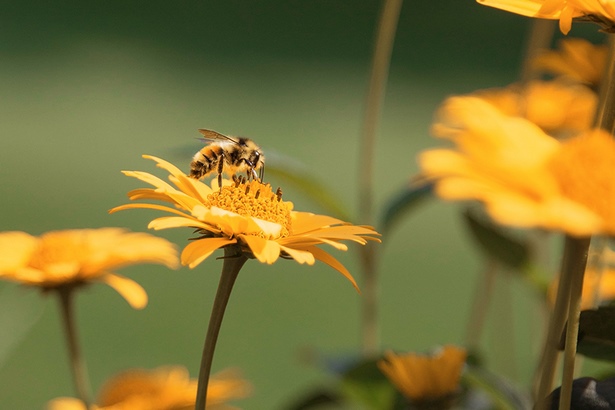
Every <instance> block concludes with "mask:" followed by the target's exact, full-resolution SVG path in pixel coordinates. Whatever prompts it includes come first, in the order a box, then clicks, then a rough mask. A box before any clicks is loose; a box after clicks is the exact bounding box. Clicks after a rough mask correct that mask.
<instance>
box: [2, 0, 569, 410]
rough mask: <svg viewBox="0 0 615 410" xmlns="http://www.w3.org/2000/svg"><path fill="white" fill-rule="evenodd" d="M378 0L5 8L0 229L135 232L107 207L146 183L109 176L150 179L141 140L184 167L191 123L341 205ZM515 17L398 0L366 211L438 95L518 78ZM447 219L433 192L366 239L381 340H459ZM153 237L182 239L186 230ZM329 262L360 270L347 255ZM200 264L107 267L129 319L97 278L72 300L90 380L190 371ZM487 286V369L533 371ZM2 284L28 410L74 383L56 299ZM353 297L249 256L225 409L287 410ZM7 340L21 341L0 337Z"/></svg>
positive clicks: (397, 169) (340, 284)
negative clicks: (373, 262) (236, 140)
mask: <svg viewBox="0 0 615 410" xmlns="http://www.w3.org/2000/svg"><path fill="white" fill-rule="evenodd" d="M379 10H380V3H379V2H378V1H375V0H369V1H368V0H364V1H351V0H304V1H298V0H289V1H238V0H230V1H219V2H208V1H175V2H172V1H159V0H154V1H148V2H142V1H141V2H135V1H125V0H123V1H119V0H107V1H70V0H69V1H60V2H42V1H38V2H37V1H21V2H7V1H3V2H2V3H1V4H0V94H1V97H2V98H1V99H0V118H1V121H0V135H1V141H2V142H1V144H2V145H1V147H2V149H0V164H1V165H0V166H1V167H2V168H1V172H0V186H1V187H2V188H1V192H2V202H1V205H0V206H1V209H0V211H1V212H0V221H1V222H2V223H1V224H0V228H1V229H2V230H23V231H27V232H29V233H32V234H40V233H43V232H45V231H48V230H54V229H64V228H87V227H102V226H121V227H128V228H130V229H132V230H135V231H145V230H146V226H147V222H148V221H149V220H150V219H151V218H153V217H154V216H157V215H159V214H157V213H155V212H148V211H126V212H122V213H119V214H114V215H108V214H107V210H108V209H110V208H112V207H114V206H116V205H119V204H123V203H125V202H126V201H127V198H126V192H127V191H128V190H130V189H132V188H135V187H137V186H143V184H140V183H138V182H137V181H135V180H132V179H130V178H127V177H125V176H123V175H122V174H120V170H123V169H133V170H144V171H154V167H153V163H151V162H150V161H146V160H143V159H142V158H141V155H142V154H153V155H156V156H160V157H162V158H165V159H167V160H170V161H172V162H174V163H176V164H178V165H179V166H183V167H184V168H185V169H187V166H188V164H189V161H190V157H191V156H192V154H193V153H194V152H196V150H198V149H199V148H200V147H201V143H200V142H199V141H198V140H196V139H195V137H197V136H198V133H197V132H196V129H197V128H210V129H215V130H218V131H220V132H223V133H228V134H236V135H243V136H249V137H251V138H253V139H255V140H256V141H257V142H258V143H259V144H260V145H261V147H262V148H263V149H264V151H265V153H268V152H269V153H272V152H274V153H279V154H282V155H286V156H291V157H293V158H295V159H296V160H298V161H300V162H301V163H303V164H304V165H305V166H306V167H308V168H310V169H311V170H312V172H313V174H314V176H315V178H317V179H318V180H320V181H322V182H323V183H325V184H326V185H327V186H328V187H329V188H330V189H331V190H333V191H335V192H336V193H338V194H339V196H340V198H341V199H342V200H343V202H344V203H345V205H346V206H347V207H348V209H349V210H350V212H351V213H352V214H354V213H355V212H356V208H357V207H356V198H357V172H356V170H357V168H358V166H359V164H358V143H357V141H358V135H359V133H360V125H361V122H362V112H363V102H364V96H365V93H366V85H367V79H368V75H369V60H370V55H371V51H372V42H373V41H372V40H373V37H374V30H375V26H376V21H377V17H378V13H379ZM529 23H530V21H529V19H524V18H522V17H518V16H513V15H509V14H507V13H504V12H500V11H497V10H494V9H490V8H486V7H482V6H479V5H478V4H476V3H475V2H474V1H472V0H466V1H461V0H440V1H407V2H406V3H405V4H404V6H403V9H402V14H401V18H400V22H399V27H398V33H397V38H396V42H395V48H394V52H393V59H392V66H391V70H390V80H389V86H388V90H387V94H386V103H385V106H384V112H383V117H382V122H381V126H380V131H379V140H378V146H377V150H376V152H374V156H375V157H376V168H377V170H376V177H375V181H376V201H377V204H378V207H379V208H378V209H381V208H382V204H383V203H385V202H386V200H387V198H388V197H390V196H391V195H392V194H393V193H394V192H396V190H398V189H399V188H400V187H401V186H403V185H404V184H405V183H407V181H408V180H409V178H410V177H411V176H412V175H413V174H414V173H415V172H416V170H417V167H416V163H415V157H416V154H417V152H419V151H420V150H421V149H424V148H427V147H430V146H434V145H435V144H437V142H435V141H433V140H432V139H431V138H430V137H429V132H428V129H429V126H430V120H431V118H432V114H433V111H434V109H435V108H436V107H437V105H438V104H439V103H440V102H441V101H442V100H443V98H445V97H446V96H447V95H450V94H458V93H466V92H470V91H472V90H475V89H478V88H486V87H493V86H502V85H505V84H508V83H510V82H513V81H515V79H516V76H517V73H518V71H519V65H520V59H521V55H522V48H523V44H524V41H525V36H526V34H525V33H526V30H527V28H528V27H529ZM575 29H576V28H575ZM269 180H270V182H271V183H272V184H273V185H277V184H280V181H276V180H275V178H273V177H270V178H269ZM284 192H285V194H284V195H285V198H286V199H287V200H292V201H293V202H294V203H295V208H296V209H298V210H309V211H313V212H323V210H322V209H320V208H318V206H317V205H316V204H315V203H314V202H312V201H311V200H310V198H309V197H306V196H305V195H303V194H302V193H301V192H299V191H298V190H296V189H293V188H292V187H286V186H284ZM458 211H459V208H458V207H457V206H455V205H451V204H442V203H438V202H436V201H433V202H430V203H429V204H428V205H427V206H424V207H422V208H420V209H419V210H418V211H416V212H415V213H414V214H412V215H411V216H409V217H408V218H406V219H404V220H403V221H402V222H401V223H400V224H399V226H398V227H396V229H395V230H394V231H393V232H392V234H391V235H390V236H388V237H386V238H383V241H384V243H383V245H382V247H383V249H382V251H383V256H382V280H381V302H382V304H381V312H380V313H381V325H382V335H381V339H382V344H383V347H386V348H393V349H398V350H410V349H418V350H424V349H427V348H430V347H432V346H434V345H437V344H442V343H463V334H464V328H465V321H466V319H467V316H468V312H469V305H470V300H471V298H472V288H473V286H474V280H475V278H476V276H477V273H478V270H479V267H480V257H479V254H478V252H477V251H476V250H475V248H474V247H473V246H472V244H471V243H470V242H469V240H468V236H467V235H466V233H465V232H464V231H463V227H462V225H461V223H460V220H459V218H458ZM355 222H360V221H355ZM160 235H161V236H164V237H166V238H169V239H170V240H172V241H174V242H175V243H177V244H179V246H183V245H184V244H185V243H186V238H187V237H188V236H189V235H190V231H189V230H175V231H169V232H161V233H160ZM335 256H336V257H338V258H339V259H340V260H342V261H343V262H344V263H345V264H346V266H347V267H348V268H349V269H350V270H351V271H352V272H354V273H355V276H356V277H357V280H358V282H359V284H361V282H362V279H361V277H360V270H359V269H358V266H357V263H356V256H357V255H356V249H355V248H352V249H351V250H350V251H349V252H347V253H345V254H340V253H337V254H336V255H335ZM210 259H211V260H208V261H206V262H205V263H203V264H202V265H201V266H199V267H198V268H197V269H195V270H189V269H187V268H182V269H181V270H179V271H168V270H167V269H166V268H162V267H158V266H141V267H132V268H126V269H123V270H122V271H121V272H120V273H122V274H125V275H128V276H130V277H132V278H134V279H136V280H137V281H138V282H139V283H141V284H142V285H143V286H144V287H145V289H146V290H147V292H148V294H149V296H150V303H149V306H148V307H147V308H146V309H145V310H143V311H135V310H132V309H131V308H130V307H129V306H128V305H127V304H126V302H125V301H123V300H122V299H121V297H119V296H118V295H117V294H116V293H115V292H114V291H112V290H111V289H110V288H108V287H105V286H101V285H97V286H92V287H90V288H88V289H86V290H85V291H83V292H82V293H81V294H80V295H79V297H78V300H77V302H78V303H77V308H78V313H77V315H78V322H79V325H80V338H81V341H82V343H83V346H84V351H85V354H86V357H87V361H88V367H89V371H90V373H91V381H92V384H93V387H94V390H97V388H98V387H99V386H100V385H101V383H102V382H103V381H104V380H105V379H106V378H108V377H110V376H111V375H113V374H114V373H116V372H117V371H119V370H121V369H125V368H128V367H146V368H153V367H157V366H160V365H166V364H183V365H185V366H187V367H188V369H189V370H190V372H191V374H192V376H193V377H196V375H197V369H198V363H199V358H200V353H201V348H202V343H203V338H204V334H205V329H206V325H207V320H208V316H209V311H210V307H211V303H212V299H213V296H214V293H215V288H216V285H217V280H218V275H219V271H220V267H221V263H220V261H216V260H215V259H214V258H210ZM501 286H503V287H505V288H506V289H508V290H510V294H508V293H507V292H506V291H504V292H503V294H504V295H509V296H510V297H511V298H512V306H516V308H515V310H516V311H517V310H518V309H517V308H519V309H520V312H521V313H516V314H515V315H512V316H508V317H513V318H516V319H515V320H514V321H513V322H515V323H513V322H510V321H505V323H502V322H503V321H502V320H499V321H498V320H496V321H494V322H495V327H497V328H498V329H497V331H495V332H492V335H491V336H489V335H488V336H487V337H486V345H487V346H489V345H491V346H492V347H491V351H492V352H493V353H495V354H492V359H491V360H492V361H491V364H492V365H493V367H494V368H495V369H496V370H498V369H499V370H502V371H504V372H505V373H506V372H510V373H514V376H515V377H517V378H518V379H519V380H528V379H529V376H530V374H531V370H532V367H533V364H532V361H531V360H532V358H533V357H534V354H535V352H534V351H530V349H529V347H528V346H529V342H528V340H529V337H527V334H528V332H530V331H531V329H529V325H528V323H527V321H525V320H523V318H524V317H526V318H527V317H529V316H532V315H533V313H532V312H533V311H532V309H534V308H535V306H534V305H533V303H531V302H530V301H529V298H530V297H531V295H530V294H529V293H528V292H527V291H526V290H525V289H524V288H523V287H522V286H521V285H520V284H519V283H517V282H516V281H514V280H511V279H509V280H507V281H506V282H505V283H504V284H503V285H501ZM0 292H2V293H0V295H2V297H3V299H2V300H3V306H2V309H3V310H4V311H3V312H2V314H0V319H2V323H4V324H5V325H4V327H3V329H2V330H1V331H0V332H1V333H0V339H2V340H1V343H0V346H4V349H3V350H0V385H1V386H2V388H0V408H2V409H38V408H42V407H43V406H44V404H45V403H46V401H47V400H49V399H51V398H54V397H57V396H62V395H72V394H73V389H72V384H71V378H70V374H69V372H68V364H67V358H66V348H65V346H64V340H63V335H62V333H61V331H60V322H59V320H58V306H57V302H56V301H55V300H53V299H51V298H43V297H40V295H39V294H38V293H36V292H35V291H33V290H29V289H25V290H24V289H21V288H18V287H16V286H14V285H11V284H5V283H3V284H0ZM7 300H8V301H10V303H9V302H7ZM359 307H360V296H359V295H357V294H356V293H355V291H354V290H353V289H352V286H350V285H349V283H348V282H347V281H346V280H344V279H343V278H342V277H341V276H340V275H339V274H337V273H336V272H335V271H334V270H332V269H330V268H328V267H327V266H325V265H323V264H316V265H315V266H313V267H307V266H299V265H298V264H296V263H294V262H292V261H279V262H277V263H276V264H274V265H272V266H262V265H260V264H258V263H257V262H249V263H248V264H247V265H246V266H245V267H244V269H243V271H242V273H241V275H240V277H239V280H238V283H237V285H236V288H235V290H234V293H233V295H232V298H231V303H230V306H229V308H228V310H227V314H226V318H225V322H224V324H223V327H222V332H221V336H220V340H219V344H218V349H217V354H216V358H215V361H214V370H220V369H222V368H225V367H229V366H233V367H239V368H241V369H242V370H243V372H244V375H245V376H246V377H247V378H248V379H249V380H251V382H252V383H253V384H254V387H255V391H254V394H253V396H252V397H251V398H249V399H247V400H244V401H240V402H238V403H237V404H239V405H240V406H241V407H242V408H246V409H284V408H286V407H287V406H288V404H289V403H291V402H292V401H293V400H294V399H295V398H297V397H298V396H301V395H302V394H304V393H305V392H306V391H307V390H309V389H311V388H313V387H315V386H318V385H320V384H327V383H330V382H332V378H331V377H330V376H327V375H326V373H325V372H323V371H322V370H321V369H320V368H319V367H318V366H317V365H315V364H314V363H310V362H309V361H306V359H305V357H306V352H310V351H312V352H314V351H315V352H318V353H319V354H322V355H325V356H327V357H329V356H335V355H352V354H354V353H356V352H357V351H358V349H359V347H360V340H359V312H360V310H359ZM504 310H506V309H504ZM39 314H40V318H39V316H38V315H39ZM503 314H504V315H511V314H510V313H509V312H503ZM36 319H39V320H38V321H36V322H35V324H34V325H33V326H32V328H31V330H30V332H29V333H27V334H26V335H25V337H23V338H20V339H18V340H15V335H16V334H18V333H19V329H20V328H28V324H29V323H30V322H32V321H34V320H36ZM515 328H516V329H515ZM534 330H536V329H534ZM513 331H514V333H513ZM510 335H513V336H512V338H513V340H512V341H511V340H510V337H509V336H510ZM10 342H16V343H14V344H13V347H12V348H10V349H9V348H6V345H8V344H9V343H10ZM509 349H513V350H512V351H510V350H509ZM7 352H8V353H7Z"/></svg>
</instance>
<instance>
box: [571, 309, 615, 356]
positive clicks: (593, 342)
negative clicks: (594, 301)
mask: <svg viewBox="0 0 615 410" xmlns="http://www.w3.org/2000/svg"><path fill="white" fill-rule="evenodd" d="M563 337H565V333H564V335H563ZM577 352H578V353H580V354H582V355H584V356H587V357H591V358H592V359H597V360H608V361H615V307H613V306H605V307H600V308H598V309H597V310H584V311H582V312H581V318H580V322H579V343H578V345H577Z"/></svg>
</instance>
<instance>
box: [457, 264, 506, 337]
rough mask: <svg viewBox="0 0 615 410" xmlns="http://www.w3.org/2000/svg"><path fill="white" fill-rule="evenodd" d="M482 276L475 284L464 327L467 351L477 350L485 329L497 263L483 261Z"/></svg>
mask: <svg viewBox="0 0 615 410" xmlns="http://www.w3.org/2000/svg"><path fill="white" fill-rule="evenodd" d="M483 269H484V271H483V273H482V275H480V277H479V278H478V280H477V282H476V289H475V290H474V297H473V298H472V299H473V301H474V302H473V303H472V312H471V313H470V320H469V321H468V324H467V327H466V338H465V340H466V342H465V345H466V347H468V348H469V349H478V346H479V344H480V338H481V335H482V333H483V328H484V327H485V319H486V317H487V312H488V311H489V304H490V302H491V296H493V287H494V285H495V278H496V276H497V271H498V262H497V261H496V260H495V259H493V258H487V259H485V267H484V268H483Z"/></svg>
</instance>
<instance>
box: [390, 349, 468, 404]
mask: <svg viewBox="0 0 615 410" xmlns="http://www.w3.org/2000/svg"><path fill="white" fill-rule="evenodd" d="M466 357H467V353H466V351H465V349H462V348H460V347H456V346H452V345H447V346H443V347H442V348H441V349H438V350H437V351H436V352H435V353H433V354H430V355H424V354H416V353H407V354H403V355H397V354H395V353H393V352H387V353H386V354H385V355H384V359H382V360H380V361H379V362H378V367H379V368H380V370H381V371H382V373H384V375H385V376H386V377H387V378H388V379H389V380H390V381H391V383H393V384H394V385H395V387H396V388H397V389H398V390H399V391H400V392H401V393H402V394H403V395H404V396H405V397H406V398H408V399H410V400H412V401H414V402H421V401H435V400H439V399H447V398H450V396H452V395H454V394H455V393H456V392H457V391H458V389H459V379H460V377H461V371H462V370H463V366H464V364H465V360H466Z"/></svg>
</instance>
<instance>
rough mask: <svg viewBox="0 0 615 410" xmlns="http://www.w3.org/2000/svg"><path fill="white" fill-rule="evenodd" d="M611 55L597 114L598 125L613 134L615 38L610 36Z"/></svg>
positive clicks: (614, 124)
mask: <svg viewBox="0 0 615 410" xmlns="http://www.w3.org/2000/svg"><path fill="white" fill-rule="evenodd" d="M608 43H609V54H608V58H607V61H608V62H607V67H606V69H605V71H604V73H603V75H602V83H601V85H600V98H599V100H600V104H599V107H600V108H599V109H598V111H597V113H596V125H597V126H598V128H602V129H604V130H606V131H608V132H610V133H611V134H613V133H615V36H614V35H613V34H610V35H609V36H608Z"/></svg>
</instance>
